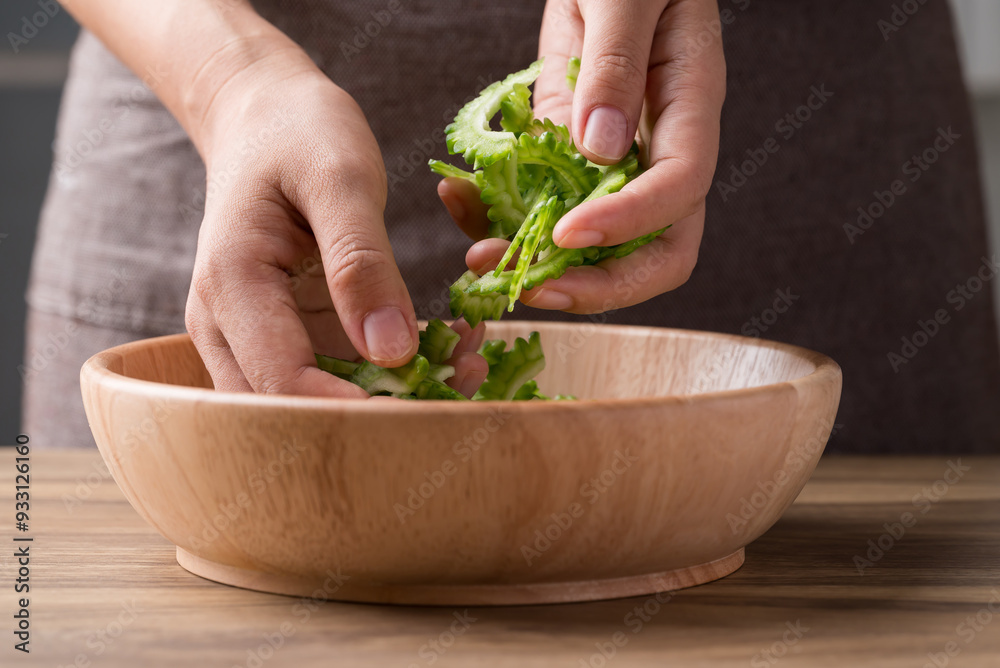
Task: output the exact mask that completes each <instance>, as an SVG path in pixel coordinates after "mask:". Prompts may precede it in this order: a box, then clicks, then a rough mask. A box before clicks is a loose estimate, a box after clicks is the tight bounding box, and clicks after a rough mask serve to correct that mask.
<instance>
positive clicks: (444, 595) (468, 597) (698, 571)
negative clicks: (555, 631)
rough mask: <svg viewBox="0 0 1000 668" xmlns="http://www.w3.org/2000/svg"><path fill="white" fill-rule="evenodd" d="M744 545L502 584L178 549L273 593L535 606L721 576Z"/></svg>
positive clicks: (739, 558) (202, 567)
mask: <svg viewBox="0 0 1000 668" xmlns="http://www.w3.org/2000/svg"><path fill="white" fill-rule="evenodd" d="M743 559H744V554H743V548H740V549H738V550H736V551H735V552H733V553H732V554H730V555H727V556H725V557H722V558H721V559H716V560H714V561H709V562H706V563H704V564H698V565H696V566H690V567H688V568H678V569H675V570H672V571H662V572H660V573H649V574H646V575H633V576H629V577H623V578H608V579H604V580H583V581H579V582H539V583H523V584H498V585H396V584H376V583H371V582H367V583H365V582H356V581H354V580H353V579H352V578H349V577H340V574H339V573H334V572H331V571H328V576H327V577H325V578H322V579H320V578H316V579H311V578H300V577H295V576H289V575H279V574H276V573H264V572H260V571H251V570H247V569H244V568H237V567H235V566H228V565H226V564H220V563H217V562H214V561H209V560H208V559H204V558H202V557H199V556H196V555H194V554H191V553H190V552H188V551H187V550H185V549H183V548H180V547H178V548H177V563H178V564H180V566H181V567H182V568H184V569H185V570H187V571H189V572H191V573H194V574H195V575H198V576H200V577H203V578H205V579H207V580H212V581H214V582H221V583H222V584H227V585H231V586H233V587H241V588H243V589H254V590H257V591H263V592H268V593H271V594H284V595H287V596H302V597H311V598H315V599H321V600H336V601H353V602H359V603H390V604H395V605H448V606H452V605H454V606H482V605H533V604H540V603H575V602H580V601H599V600H603V599H609V598H627V597H630V596H644V595H649V594H655V593H657V592H666V591H673V590H675V589H683V588H685V587H693V586H695V585H700V584H704V583H706V582H711V581H712V580H718V579H719V578H722V577H725V576H726V575H729V574H730V573H732V572H733V571H735V570H737V569H738V568H739V567H740V566H742V565H743Z"/></svg>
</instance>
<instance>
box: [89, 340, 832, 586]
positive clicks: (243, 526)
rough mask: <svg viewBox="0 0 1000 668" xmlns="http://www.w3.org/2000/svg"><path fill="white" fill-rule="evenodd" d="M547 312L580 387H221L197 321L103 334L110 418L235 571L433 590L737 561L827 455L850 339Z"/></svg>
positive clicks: (594, 581) (128, 483) (204, 560)
mask: <svg viewBox="0 0 1000 668" xmlns="http://www.w3.org/2000/svg"><path fill="white" fill-rule="evenodd" d="M531 330H538V331H540V332H541V335H542V343H543V346H544V348H545V351H546V359H547V364H548V366H547V368H546V369H545V371H544V372H543V373H542V374H541V375H540V376H539V378H538V380H539V386H540V387H541V389H542V391H544V392H546V393H550V394H555V393H557V392H561V393H571V394H575V395H576V396H577V397H579V399H580V400H579V401H559V402H555V401H552V402H541V401H532V402H510V403H503V402H444V401H441V402H387V401H386V402H369V401H365V400H361V399H354V400H343V399H329V398H308V397H298V396H281V395H255V394H241V393H229V392H216V391H214V390H212V389H210V388H211V387H212V382H211V379H210V377H209V375H208V373H207V372H206V370H205V367H204V366H203V365H202V362H201V359H200V358H199V356H198V354H197V352H196V351H195V348H194V346H193V344H192V343H191V341H190V339H189V338H188V336H187V335H186V334H179V335H174V336H165V337H160V338H155V339H148V340H144V341H137V342H134V343H129V344H126V345H122V346H117V347H115V348H111V349H109V350H107V351H104V352H102V353H99V354H97V355H95V356H93V357H92V358H91V359H90V360H88V361H87V363H86V364H85V365H84V366H83V369H82V371H81V384H82V387H83V396H84V401H85V404H86V410H87V417H88V419H89V422H90V427H91V429H92V430H93V432H94V438H95V439H96V440H97V444H98V446H99V447H100V450H101V454H102V455H103V457H104V461H105V462H106V463H107V465H108V467H109V469H110V470H111V473H112V474H113V475H114V478H115V480H116V481H117V482H118V485H119V486H120V487H121V489H122V491H123V492H124V493H125V496H126V497H127V498H128V500H129V502H130V503H131V504H132V506H133V507H134V508H135V509H136V510H137V511H138V512H139V514H140V515H142V516H143V517H144V518H145V519H146V521H148V522H149V523H150V524H151V525H152V526H153V527H155V528H156V530H157V531H159V532H160V533H161V534H163V536H165V537H166V538H167V539H168V540H170V541H171V542H173V543H174V544H175V545H177V561H178V562H179V563H180V565H181V566H183V567H184V568H186V569H187V570H189V571H191V572H192V573H195V574H197V575H200V576H202V577H205V578H208V579H210V580H215V581H218V582H223V583H226V584H230V585H235V586H239V587H246V588H250V589H258V590H262V591H268V592H276V593H282V594H293V595H301V596H315V597H318V598H332V599H339V600H350V601H368V602H384V603H403V604H429V605H507V604H524V603H555V602H567V601H583V600H593V599H604V598H615V597H623V596H637V595H641V594H649V593H653V592H657V591H667V590H673V589H677V588H680V587H689V586H692V585H696V584H701V583H704V582H708V581H710V580H714V579H716V578H719V577H722V576H724V575H728V574H729V573H731V572H732V571H734V570H736V569H737V568H739V567H740V565H741V564H742V563H743V548H744V546H746V545H747V544H748V543H749V542H750V541H752V540H754V539H755V538H757V537H758V536H760V535H761V534H762V533H764V531H766V530H767V529H768V528H769V527H770V526H771V525H772V524H774V522H775V521H776V520H777V519H778V517H779V516H780V515H781V513H782V512H783V511H784V510H785V509H786V508H787V507H788V506H789V505H790V504H791V503H792V501H793V500H794V499H795V497H796V496H797V495H798V493H799V491H800V490H801V489H802V487H803V485H804V484H805V483H806V480H807V479H808V478H809V475H810V474H811V473H812V470H813V468H814V466H815V464H816V462H817V460H818V459H819V457H820V454H821V453H822V450H823V447H824V446H825V444H826V440H827V438H828V436H829V434H830V431H831V428H832V426H833V420H834V416H835V414H836V411H837V404H838V402H839V399H840V388H841V374H840V368H839V367H838V366H837V364H836V363H835V362H834V361H833V360H831V359H830V358H828V357H825V356H823V355H820V354H818V353H814V352H811V351H808V350H804V349H802V348H797V347H794V346H789V345H783V344H780V343H774V342H770V341H762V340H758V339H750V338H743V337H738V336H729V335H721V334H710V333H703V332H692V331H682V330H671V329H661V328H653V327H626V326H611V325H604V326H601V325H588V324H576V323H574V324H566V323H545V322H524V321H510V322H503V323H495V324H491V325H490V333H489V335H490V336H491V337H492V338H498V337H500V338H505V339H507V340H508V341H512V340H513V337H514V336H515V335H521V336H526V335H527V334H528V332H529V331H531Z"/></svg>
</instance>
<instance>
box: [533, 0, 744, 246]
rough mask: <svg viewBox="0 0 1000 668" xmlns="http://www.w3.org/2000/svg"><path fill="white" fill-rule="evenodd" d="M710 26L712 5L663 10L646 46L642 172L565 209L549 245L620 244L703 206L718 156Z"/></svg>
mask: <svg viewBox="0 0 1000 668" xmlns="http://www.w3.org/2000/svg"><path fill="white" fill-rule="evenodd" d="M717 24H718V8H717V7H716V4H715V3H714V2H710V1H705V0H678V1H677V2H674V3H671V5H670V6H669V7H668V8H667V10H666V12H665V13H664V15H663V18H662V19H661V21H660V25H659V27H658V29H657V35H656V39H655V42H654V44H653V48H652V55H651V66H650V70H649V74H648V79H647V88H646V89H647V96H646V100H647V109H646V112H645V121H646V122H645V123H644V125H643V127H642V128H640V133H641V134H642V136H643V143H644V145H645V148H646V151H647V152H648V156H647V158H648V159H647V164H648V165H649V169H648V170H647V171H646V172H644V173H643V174H641V175H640V176H639V177H638V178H636V179H635V180H634V181H632V182H631V183H629V184H628V185H627V186H625V188H624V189H623V190H622V191H621V192H619V193H616V194H612V195H607V196H605V197H601V198H600V199H597V200H594V201H593V202H588V203H587V204H586V205H583V206H580V207H577V208H576V209H574V210H572V211H570V212H569V213H568V214H566V216H564V217H563V218H562V220H560V221H559V223H558V224H557V225H556V227H555V229H554V230H553V233H552V238H553V240H554V241H555V242H556V244H558V245H560V246H564V247H566V248H580V247H584V246H593V245H614V244H619V243H624V242H626V241H628V240H630V239H634V238H635V237H637V236H641V235H643V234H649V233H651V232H654V231H656V230H659V229H661V228H663V227H666V226H667V225H669V224H671V223H674V222H676V221H679V220H681V219H683V218H686V217H688V216H690V215H692V214H693V213H694V212H695V211H697V210H698V209H699V208H700V207H702V206H703V205H704V200H705V197H706V195H707V194H708V191H709V189H710V188H711V184H712V176H713V174H714V172H715V164H716V160H717V159H718V152H719V119H720V116H721V112H722V103H723V100H724V98H725V82H726V67H725V59H724V57H723V53H722V43H721V38H720V37H719V36H718V31H717V30H712V29H710V28H711V27H712V26H715V25H717ZM706 40H710V41H708V43H707V46H706ZM692 45H693V46H692Z"/></svg>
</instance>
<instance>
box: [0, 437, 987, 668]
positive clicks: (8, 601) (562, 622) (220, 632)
mask: <svg viewBox="0 0 1000 668" xmlns="http://www.w3.org/2000/svg"><path fill="white" fill-rule="evenodd" d="M0 458H2V459H0V466H2V468H0V480H2V483H0V499H2V502H0V508H3V512H2V513H0V516H2V517H3V523H2V529H0V540H2V541H3V547H2V556H0V574H2V576H0V577H2V582H0V591H2V592H3V594H2V595H0V599H2V602H0V611H2V614H0V619H3V620H6V621H4V622H2V626H3V628H2V629H0V631H2V633H0V637H2V638H3V639H4V640H3V647H2V649H0V665H2V666H18V665H46V666H53V667H54V666H71V665H78V666H128V667H130V668H131V667H146V666H183V667H185V668H195V667H197V668H200V667H202V666H220V667H224V668H230V667H232V666H245V667H248V668H253V667H255V666H256V667H258V668H259V667H262V666H267V667H269V668H270V667H273V666H296V667H308V666H378V667H383V666H386V667H392V666H399V667H401V668H408V667H411V666H416V667H418V668H422V667H424V666H431V665H433V666H436V667H440V666H516V667H517V668H527V667H529V666H565V667H566V668H580V667H586V666H593V667H595V668H601V667H602V666H684V667H697V666H741V667H742V666H751V668H755V667H758V666H759V667H765V666H767V667H769V666H775V665H781V666H789V667H791V666H809V667H819V666H830V667H831V668H832V667H837V668H842V667H855V666H879V667H882V668H893V667H896V666H900V667H902V666H906V667H913V668H922V667H923V666H925V665H929V666H935V661H936V662H937V665H938V666H944V665H948V666H952V667H955V668H971V667H978V666H984V667H985V666H990V667H996V666H1000V457H962V458H961V459H958V458H954V457H952V458H950V463H949V458H946V457H924V458H887V457H879V458H859V457H827V458H824V459H823V460H822V462H821V464H820V467H819V469H818V470H817V472H816V474H815V475H814V476H813V479H812V481H811V482H810V483H809V484H808V486H807V487H806V488H805V490H804V491H803V493H802V494H801V496H800V497H799V499H798V500H797V501H796V502H795V504H794V505H793V506H792V507H791V508H790V509H789V510H788V512H787V513H786V514H785V516H784V517H783V518H782V519H781V521H780V522H778V524H777V525H776V526H775V527H774V528H773V529H772V530H771V531H769V532H768V533H767V534H766V535H765V536H764V537H762V538H761V539H760V540H758V541H757V542H755V543H753V544H752V545H750V546H749V548H747V553H746V557H747V560H746V564H745V565H744V566H743V567H742V568H741V569H740V570H739V571H737V572H736V573H734V574H733V575H731V576H729V577H727V578H724V579H722V580H720V581H717V582H713V583H710V584H706V585H703V586H700V587H695V588H692V589H687V590H682V591H679V592H677V593H676V594H675V595H673V596H669V595H666V596H663V597H661V599H662V600H663V602H661V601H659V600H657V599H656V598H655V597H641V598H632V599H622V600H615V601H604V602H598V603H586V604H573V605H560V606H540V607H512V608H475V609H470V610H467V611H466V610H453V609H443V608H406V607H385V606H376V605H359V604H343V603H336V602H325V603H319V604H316V605H307V604H303V601H301V600H300V599H294V598H288V597H283V596H274V595H269V594H262V593H257V592H252V591H244V590H240V589H235V588H232V587H226V586H223V585H218V584H215V583H212V582H208V581H206V580H202V579H200V578H198V577H196V576H194V575H191V574H189V573H187V572H186V571H184V570H182V569H181V568H180V567H179V566H178V565H177V563H176V562H175V561H174V549H173V546H172V545H170V544H169V543H168V542H167V541H166V540H164V539H163V538H161V537H160V536H159V535H158V534H156V533H155V532H154V531H153V530H152V529H151V528H149V527H148V526H146V524H145V523H144V522H143V521H142V520H141V519H140V518H139V516H138V515H136V514H135V512H134V511H133V510H132V508H131V507H130V506H129V505H128V503H127V502H126V501H125V500H124V498H123V496H122V495H121V493H120V492H119V491H118V488H117V486H116V485H115V483H114V481H113V480H111V478H110V477H109V476H108V474H107V469H106V468H105V467H104V465H103V463H101V461H100V458H99V456H98V455H97V453H96V452H69V451H64V452H38V453H33V454H32V479H31V493H32V517H31V520H32V525H31V533H32V535H33V536H34V542H33V543H31V575H30V577H31V586H32V591H31V601H30V610H31V644H30V647H31V654H30V655H24V654H22V653H21V652H16V651H14V650H13V648H12V645H13V643H14V642H15V641H14V640H12V635H11V630H12V629H13V621H12V615H11V611H13V610H15V606H16V600H15V594H14V593H13V591H12V583H13V580H14V578H15V571H16V565H15V564H14V563H13V561H14V560H13V559H12V557H11V556H10V555H12V553H13V550H12V549H9V548H10V546H11V545H15V543H13V542H12V537H13V536H12V534H13V533H14V531H13V529H12V526H11V525H12V521H13V495H14V482H13V478H14V470H13V469H14V465H13V458H14V453H13V452H12V451H11V450H10V449H4V450H3V451H2V454H0ZM966 467H967V469H966ZM948 471H951V473H950V474H949V473H948ZM956 471H957V472H956ZM946 479H947V480H950V481H951V482H950V483H949V482H946V481H945V480H946ZM938 481H940V482H938ZM935 483H937V484H936V486H935ZM905 513H910V515H905ZM911 520H912V521H911ZM895 523H899V525H898V526H895ZM906 523H908V524H911V526H909V527H906V526H904V524H906ZM887 524H888V529H887V528H886V527H885V525H887ZM900 529H902V533H901V532H900ZM892 534H897V536H898V537H893V535H892ZM880 540H881V543H882V548H881V550H882V552H883V554H882V555H881V556H879V552H878V550H879V549H880V548H878V547H877V545H878V543H879V541H880ZM869 541H873V544H874V545H876V548H875V549H873V550H872V552H871V554H870V555H868V552H869V550H870V549H872V548H871V546H870V544H869ZM890 543H891V544H890ZM856 556H857V557H861V558H864V559H869V558H870V561H871V563H870V564H865V563H862V562H856V559H855V557H856ZM990 606H991V607H992V612H991V611H990ZM977 615H978V621H977V619H976V618H977ZM273 645H277V648H276V649H275V648H274V647H273ZM949 653H950V654H951V656H949ZM607 655H610V658H607Z"/></svg>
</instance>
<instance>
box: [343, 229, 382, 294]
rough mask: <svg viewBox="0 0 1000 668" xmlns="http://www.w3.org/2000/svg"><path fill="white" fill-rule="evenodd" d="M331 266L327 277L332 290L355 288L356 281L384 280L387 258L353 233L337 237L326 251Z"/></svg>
mask: <svg viewBox="0 0 1000 668" xmlns="http://www.w3.org/2000/svg"><path fill="white" fill-rule="evenodd" d="M329 257H331V258H332V266H331V267H330V268H329V271H328V280H329V283H330V286H331V287H332V288H333V289H334V290H356V289H357V288H358V286H359V285H363V286H366V287H372V286H375V285H378V284H379V283H382V282H384V281H386V280H388V276H387V271H386V270H387V269H389V268H390V267H391V266H392V263H391V260H390V259H389V258H388V256H386V254H385V253H383V252H382V251H380V250H378V249H376V248H374V247H373V246H372V245H371V244H370V243H368V242H367V241H366V240H364V239H361V238H359V237H358V236H357V235H346V236H343V237H341V238H340V239H339V240H338V241H337V243H336V246H335V247H334V248H331V249H330V251H329Z"/></svg>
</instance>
